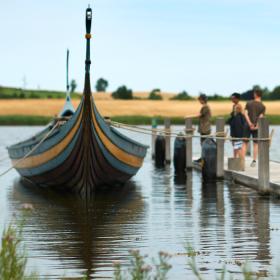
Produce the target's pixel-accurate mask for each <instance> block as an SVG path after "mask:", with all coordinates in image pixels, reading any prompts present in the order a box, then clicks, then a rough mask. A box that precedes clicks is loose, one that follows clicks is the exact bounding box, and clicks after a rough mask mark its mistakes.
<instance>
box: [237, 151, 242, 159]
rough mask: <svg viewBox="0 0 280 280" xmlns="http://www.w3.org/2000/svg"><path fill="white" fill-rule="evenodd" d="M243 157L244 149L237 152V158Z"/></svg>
mask: <svg viewBox="0 0 280 280" xmlns="http://www.w3.org/2000/svg"><path fill="white" fill-rule="evenodd" d="M242 155H243V152H242V149H239V150H237V157H238V158H241V159H242Z"/></svg>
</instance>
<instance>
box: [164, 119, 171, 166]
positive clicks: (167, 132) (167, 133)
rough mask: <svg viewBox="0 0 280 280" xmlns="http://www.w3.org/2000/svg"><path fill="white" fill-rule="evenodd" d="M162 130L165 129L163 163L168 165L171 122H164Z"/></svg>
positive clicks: (166, 120) (169, 160) (168, 120)
mask: <svg viewBox="0 0 280 280" xmlns="http://www.w3.org/2000/svg"><path fill="white" fill-rule="evenodd" d="M164 128H165V163H167V164H170V162H171V135H170V131H171V120H170V119H165V120H164Z"/></svg>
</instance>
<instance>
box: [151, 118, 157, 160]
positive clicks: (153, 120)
mask: <svg viewBox="0 0 280 280" xmlns="http://www.w3.org/2000/svg"><path fill="white" fill-rule="evenodd" d="M156 128H157V120H156V119H155V118H153V119H152V159H155V145H156V138H157V132H156Z"/></svg>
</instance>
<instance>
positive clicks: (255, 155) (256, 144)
mask: <svg viewBox="0 0 280 280" xmlns="http://www.w3.org/2000/svg"><path fill="white" fill-rule="evenodd" d="M258 150H259V146H258V143H255V142H254V155H253V160H257V157H258Z"/></svg>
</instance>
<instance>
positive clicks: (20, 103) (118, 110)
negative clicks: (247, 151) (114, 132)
mask: <svg viewBox="0 0 280 280" xmlns="http://www.w3.org/2000/svg"><path fill="white" fill-rule="evenodd" d="M103 97H104V95H101V96H100V94H99V95H97V96H96V98H95V101H96V105H97V107H98V109H99V111H100V113H101V114H102V115H104V116H110V117H111V116H135V115H137V116H150V117H151V116H166V117H167V116H168V117H185V116H189V115H196V114H197V113H198V111H199V109H200V105H199V103H198V102H197V101H170V100H160V101H153V100H112V99H109V98H108V99H104V98H103ZM108 97H109V96H108ZM63 104H64V100H63V99H11V100H0V115H2V116H3V115H5V116H7V115H28V116H54V115H56V114H58V113H59V112H60V110H61V108H62V106H63ZM73 104H74V106H75V107H77V106H78V104H79V100H77V99H74V100H73ZM209 105H210V107H211V109H212V113H213V116H219V115H227V114H229V112H230V111H231V108H232V104H231V102H227V101H215V102H209ZM265 105H266V108H267V114H269V115H280V109H279V108H280V101H269V102H265Z"/></svg>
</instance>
